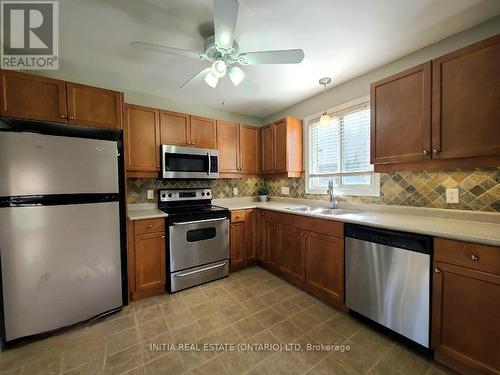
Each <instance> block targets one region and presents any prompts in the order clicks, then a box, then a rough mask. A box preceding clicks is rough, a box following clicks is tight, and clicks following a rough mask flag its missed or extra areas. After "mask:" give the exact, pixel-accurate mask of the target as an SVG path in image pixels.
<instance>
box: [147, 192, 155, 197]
mask: <svg viewBox="0 0 500 375" xmlns="http://www.w3.org/2000/svg"><path fill="white" fill-rule="evenodd" d="M148 199H155V191H154V190H148Z"/></svg>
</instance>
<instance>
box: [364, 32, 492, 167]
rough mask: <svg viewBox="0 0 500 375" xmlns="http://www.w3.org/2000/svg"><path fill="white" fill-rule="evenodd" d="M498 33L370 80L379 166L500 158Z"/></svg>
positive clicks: (488, 163)
mask: <svg viewBox="0 0 500 375" xmlns="http://www.w3.org/2000/svg"><path fill="white" fill-rule="evenodd" d="M499 65H500V35H496V36H494V37H492V38H489V39H486V40H483V41H481V42H478V43H475V44H473V45H470V46H468V47H465V48H462V49H459V50H457V51H454V52H452V53H449V54H447V55H444V56H441V57H438V58H436V59H434V60H432V61H429V62H427V63H424V64H422V65H419V66H416V67H414V68H411V69H409V70H406V71H404V72H401V73H398V74H396V75H393V76H391V77H388V78H385V79H383V80H381V81H378V82H374V83H372V84H371V87H370V101H371V104H370V106H371V162H372V164H374V165H375V171H376V172H394V171H403V170H439V169H447V168H477V167H496V166H498V165H499V164H500V145H499V143H498V139H500V127H499V126H498V124H499V122H500V113H499V112H498V110H497V107H498V103H499V102H500V76H499V75H498V74H497V70H498V66H499Z"/></svg>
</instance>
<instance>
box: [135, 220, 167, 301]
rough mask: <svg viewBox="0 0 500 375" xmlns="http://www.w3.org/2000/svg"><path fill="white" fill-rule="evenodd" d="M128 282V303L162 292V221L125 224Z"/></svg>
mask: <svg viewBox="0 0 500 375" xmlns="http://www.w3.org/2000/svg"><path fill="white" fill-rule="evenodd" d="M127 236H128V240H127V243H128V257H127V258H128V262H127V263H128V279H129V280H128V281H129V293H130V298H131V300H136V299H140V298H144V297H149V296H152V295H155V294H161V293H164V292H165V284H166V238H165V220H164V219H163V218H161V219H145V220H129V221H128V234H127Z"/></svg>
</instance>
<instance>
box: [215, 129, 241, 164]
mask: <svg viewBox="0 0 500 375" xmlns="http://www.w3.org/2000/svg"><path fill="white" fill-rule="evenodd" d="M217 133H218V135H219V174H221V173H222V174H224V173H239V172H240V163H239V159H240V146H239V125H238V124H235V123H233V122H228V121H217Z"/></svg>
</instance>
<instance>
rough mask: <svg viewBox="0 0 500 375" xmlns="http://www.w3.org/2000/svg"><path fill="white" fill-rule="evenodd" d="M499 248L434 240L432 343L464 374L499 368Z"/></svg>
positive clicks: (445, 360) (440, 356) (446, 362)
mask: <svg viewBox="0 0 500 375" xmlns="http://www.w3.org/2000/svg"><path fill="white" fill-rule="evenodd" d="M499 251H500V248H498V247H494V246H484V245H476V244H470V243H465V242H459V241H452V240H444V239H439V238H436V239H435V240H434V264H433V266H434V273H433V289H432V347H433V349H434V350H435V359H436V361H438V362H440V363H442V364H444V365H447V366H449V367H451V368H453V369H454V370H455V371H458V372H460V373H463V374H468V373H491V374H497V373H499V372H500V357H499V356H498V338H499V337H500V325H499V324H498V317H499V316H500V252H499Z"/></svg>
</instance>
